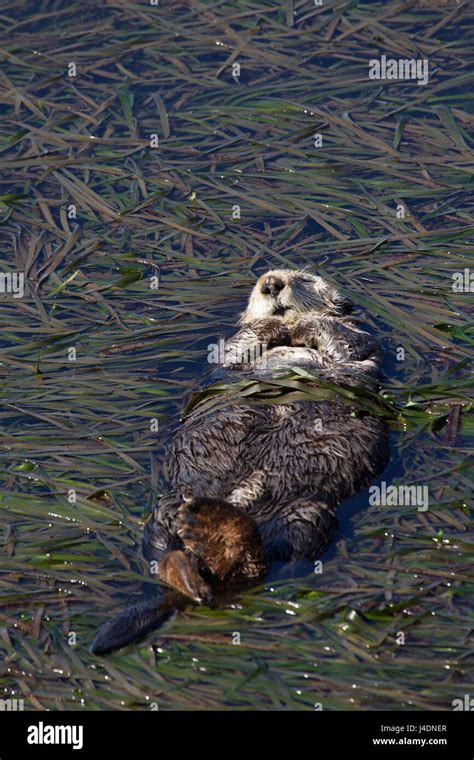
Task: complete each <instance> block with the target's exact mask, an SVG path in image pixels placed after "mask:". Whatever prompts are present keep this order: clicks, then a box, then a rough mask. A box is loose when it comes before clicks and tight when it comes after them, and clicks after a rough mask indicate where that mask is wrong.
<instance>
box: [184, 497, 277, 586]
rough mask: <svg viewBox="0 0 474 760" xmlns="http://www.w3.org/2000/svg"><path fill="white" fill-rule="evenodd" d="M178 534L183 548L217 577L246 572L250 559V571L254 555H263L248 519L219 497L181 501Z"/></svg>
mask: <svg viewBox="0 0 474 760" xmlns="http://www.w3.org/2000/svg"><path fill="white" fill-rule="evenodd" d="M178 535H179V536H180V538H181V540H182V541H183V543H184V546H185V548H186V550H188V551H189V552H191V554H193V555H194V556H195V557H197V558H198V559H199V562H200V563H202V565H203V566H204V567H205V568H206V569H207V570H209V571H210V572H211V573H212V575H214V576H215V577H216V578H218V579H220V580H222V579H223V578H225V577H226V576H228V575H229V574H232V576H237V575H239V576H240V575H242V576H243V575H246V574H247V570H248V568H247V565H250V562H249V560H250V559H251V560H252V572H253V565H254V562H253V560H254V557H255V556H258V557H260V555H262V557H263V549H262V548H261V540H260V534H259V532H258V529H257V526H256V524H255V523H254V521H253V520H252V518H250V517H249V516H248V515H246V514H245V512H242V511H241V510H240V509H238V508H237V507H234V506H233V505H232V504H229V503H228V502H226V501H223V500H222V499H210V498H209V499H207V498H203V499H194V501H192V502H189V503H186V504H183V505H182V507H181V508H180V518H179V528H178ZM262 562H263V560H262Z"/></svg>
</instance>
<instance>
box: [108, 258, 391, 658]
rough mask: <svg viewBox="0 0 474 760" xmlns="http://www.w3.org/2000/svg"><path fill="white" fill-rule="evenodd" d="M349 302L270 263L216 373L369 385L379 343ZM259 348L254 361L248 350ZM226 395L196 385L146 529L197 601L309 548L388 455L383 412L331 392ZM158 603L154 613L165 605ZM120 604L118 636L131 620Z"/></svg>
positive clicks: (147, 542)
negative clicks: (294, 371) (201, 391)
mask: <svg viewBox="0 0 474 760" xmlns="http://www.w3.org/2000/svg"><path fill="white" fill-rule="evenodd" d="M350 310H351V304H350V302H349V301H348V300H347V299H346V298H344V297H343V296H342V295H341V294H340V293H339V292H338V291H337V290H336V289H335V288H334V287H332V286H331V285H330V284H329V283H327V282H326V281H325V280H323V279H322V278H321V277H317V276H314V275H311V274H309V273H307V272H292V271H289V270H273V271H271V272H268V273H267V274H266V275H264V276H263V277H261V278H260V279H259V280H258V282H257V284H256V286H255V288H254V289H253V291H252V294H251V296H250V299H249V302H248V306H247V308H246V310H245V311H244V313H243V315H242V317H241V319H240V324H241V328H240V329H239V330H238V332H237V333H236V334H235V335H234V336H233V337H232V338H230V339H229V340H228V341H227V342H226V350H225V358H224V362H223V365H222V367H220V368H219V369H218V373H221V374H220V379H221V378H222V373H224V377H225V378H226V379H228V380H229V382H233V381H235V380H239V379H240V377H239V372H240V373H245V374H246V375H250V376H251V377H260V376H262V375H263V376H264V377H270V378H271V377H274V376H275V375H278V374H279V373H280V374H281V373H282V372H283V373H284V372H287V371H288V370H289V369H291V368H292V367H302V368H304V369H306V370H307V371H309V372H311V373H312V374H313V375H316V376H317V377H318V378H320V379H322V380H324V381H326V382H327V381H329V382H331V383H333V384H335V385H338V384H349V385H350V384H358V385H362V386H363V387H365V388H375V387H376V382H377V373H378V369H379V366H380V361H381V354H380V350H379V347H378V344H377V342H376V341H375V340H374V339H373V338H372V337H370V335H369V334H368V333H367V332H365V331H364V330H363V329H362V328H361V327H360V325H358V324H357V322H356V321H355V320H354V319H353V318H352V317H350V316H348V313H349V312H350ZM261 350H263V352H264V358H265V363H264V366H261V365H260V364H259V363H258V362H257V361H256V359H255V356H259V355H260V353H261ZM228 401H229V399H228V398H225V397H224V398H222V397H217V398H216V397H211V398H209V397H205V398H204V399H203V400H202V401H201V403H200V404H199V405H198V406H197V407H196V408H194V409H193V411H192V412H191V414H190V415H189V416H188V417H187V418H186V419H185V420H184V421H183V423H182V424H181V426H180V427H179V429H178V430H177V432H176V435H175V437H174V440H173V441H172V443H171V445H170V448H169V450H168V453H167V458H166V465H167V470H168V473H169V480H170V485H171V489H170V493H169V494H168V495H167V496H165V497H163V498H162V499H161V500H160V502H159V503H158V504H157V506H156V508H155V510H154V512H153V514H152V516H151V519H150V520H149V522H148V523H147V526H146V529H145V534H144V553H145V556H146V557H148V558H149V559H154V560H157V561H158V563H159V577H160V578H161V579H162V580H163V581H164V582H165V583H166V584H167V585H168V586H170V587H172V588H173V589H175V590H176V591H178V592H179V593H180V594H182V595H185V596H187V597H188V598H189V599H192V600H194V601H196V602H204V601H205V602H207V603H212V602H215V601H216V600H217V599H218V598H220V597H221V595H222V594H223V593H224V592H225V589H226V588H227V589H238V588H243V587H244V586H245V585H248V584H249V583H255V582H256V581H257V580H259V579H261V578H263V577H264V575H265V572H266V569H267V568H268V566H269V564H270V563H271V562H272V561H273V560H280V561H285V562H290V561H295V560H301V559H310V560H314V559H316V558H317V557H318V556H320V554H321V553H322V552H323V551H324V549H325V548H326V547H327V545H328V543H329V541H330V540H331V537H332V535H333V533H334V529H335V525H336V508H337V506H338V505H339V504H340V502H341V501H342V500H343V499H346V498H348V497H349V496H352V495H353V494H354V493H356V492H357V491H360V490H361V489H363V488H366V487H367V486H369V485H370V483H371V482H372V481H373V480H374V479H375V478H376V477H377V476H378V475H379V474H380V473H381V472H382V470H383V469H384V467H385V465H386V463H387V460H388V446H387V431H386V429H385V426H384V424H383V422H382V421H381V420H380V419H378V418H376V417H372V416H369V415H366V416H364V417H362V418H361V417H359V416H356V415H355V414H354V409H353V408H352V407H351V406H348V405H347V404H344V403H342V402H341V401H338V400H331V401H300V402H295V403H291V404H274V405H270V404H261V405H252V406H250V405H248V404H245V399H244V398H243V397H242V398H240V399H238V403H232V404H229V403H228ZM234 401H235V399H234ZM317 423H318V424H317ZM167 604H168V605H169V601H168V602H167ZM145 608H146V609H145V613H146V614H144V615H143V616H142V615H141V613H140V611H139V610H138V611H137V609H136V608H134V609H135V612H134V614H135V617H136V620H137V624H136V626H135V629H134V630H135V634H134V637H137V636H138V635H142V634H143V632H144V631H145V632H146V631H147V630H149V625H150V622H149V608H148V607H147V606H146V605H145ZM156 610H157V612H156V615H157V621H159V622H157V625H158V624H160V622H161V621H162V619H163V610H164V606H162V607H159V606H157V608H156ZM122 618H123V620H124V621H125V623H124V625H126V628H127V631H128V634H127V635H129V636H130V635H131V634H130V631H131V630H132V629H133V625H131V624H130V621H129V619H128V618H126V616H125V615H124V613H123V614H122ZM142 618H143V621H142ZM122 627H123V626H122ZM112 629H113V635H112V634H111V635H102V634H101V632H99V635H98V644H97V645H96V646H95V648H94V651H108V650H109V649H111V648H114V647H115V646H116V644H114V641H113V638H114V635H115V636H116V640H117V641H120V642H123V639H124V636H123V631H122V629H121V627H120V625H117V626H115V627H113V626H112ZM108 631H109V632H110V626H109V629H108ZM117 631H118V633H117ZM130 640H132V639H131V638H130ZM120 645H121V644H120Z"/></svg>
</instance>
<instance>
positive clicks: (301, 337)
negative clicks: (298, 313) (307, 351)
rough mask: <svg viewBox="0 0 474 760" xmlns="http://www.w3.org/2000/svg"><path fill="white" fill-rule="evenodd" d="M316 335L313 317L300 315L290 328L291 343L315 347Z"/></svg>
mask: <svg viewBox="0 0 474 760" xmlns="http://www.w3.org/2000/svg"><path fill="white" fill-rule="evenodd" d="M317 335H318V331H317V329H316V324H315V319H314V317H302V318H301V319H298V321H297V322H296V324H295V325H294V326H293V328H292V330H291V345H292V346H306V348H317Z"/></svg>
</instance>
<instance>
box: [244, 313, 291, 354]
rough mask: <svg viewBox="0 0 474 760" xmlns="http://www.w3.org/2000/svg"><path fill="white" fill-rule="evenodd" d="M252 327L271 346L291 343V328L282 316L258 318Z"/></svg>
mask: <svg viewBox="0 0 474 760" xmlns="http://www.w3.org/2000/svg"><path fill="white" fill-rule="evenodd" d="M251 327H252V330H253V332H254V333H255V335H256V336H257V337H258V339H259V340H260V341H261V342H262V343H266V344H267V346H268V347H269V348H270V347H271V346H289V345H290V344H291V334H290V329H289V327H288V325H287V324H286V323H285V322H284V321H283V319H282V318H281V317H265V318H263V319H256V320H255V321H254V322H252V323H251Z"/></svg>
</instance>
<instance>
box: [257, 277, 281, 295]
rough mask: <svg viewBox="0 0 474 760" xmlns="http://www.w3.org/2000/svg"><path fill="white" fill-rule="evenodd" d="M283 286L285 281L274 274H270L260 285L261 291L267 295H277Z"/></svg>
mask: <svg viewBox="0 0 474 760" xmlns="http://www.w3.org/2000/svg"><path fill="white" fill-rule="evenodd" d="M284 287H285V283H284V282H283V280H280V278H279V277H275V276H274V275H270V276H269V277H267V279H266V280H265V282H264V283H263V285H262V293H265V295H269V296H277V295H278V293H279V292H280V290H283V288H284Z"/></svg>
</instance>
